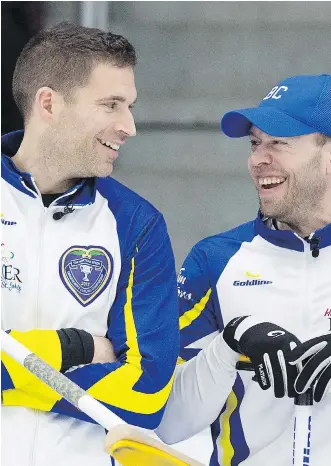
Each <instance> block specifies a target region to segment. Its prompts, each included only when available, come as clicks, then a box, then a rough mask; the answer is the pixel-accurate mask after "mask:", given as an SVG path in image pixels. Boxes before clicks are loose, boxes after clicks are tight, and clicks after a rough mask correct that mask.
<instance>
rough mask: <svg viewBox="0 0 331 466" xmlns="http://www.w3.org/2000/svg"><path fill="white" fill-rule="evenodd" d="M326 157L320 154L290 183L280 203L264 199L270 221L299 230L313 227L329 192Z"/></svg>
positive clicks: (292, 178) (261, 203) (265, 212)
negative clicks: (323, 166)
mask: <svg viewBox="0 0 331 466" xmlns="http://www.w3.org/2000/svg"><path fill="white" fill-rule="evenodd" d="M321 161H322V156H321V154H320V152H319V153H318V154H317V155H316V156H315V157H314V158H313V159H312V160H311V161H310V162H309V163H308V164H307V165H305V166H304V167H302V168H301V169H300V170H299V171H298V172H297V173H296V174H295V175H291V176H290V178H289V179H288V181H286V182H287V183H290V184H289V185H288V187H287V192H286V193H285V195H284V197H283V198H282V199H279V200H273V199H261V197H260V196H259V203H260V210H261V212H262V214H263V215H264V216H266V217H271V218H274V219H275V220H277V221H279V222H282V223H284V224H286V225H288V226H289V227H290V228H291V229H294V230H297V229H300V228H301V227H302V225H304V224H309V223H310V222H311V220H312V218H313V217H314V216H315V215H316V214H317V215H318V213H319V212H320V211H321V210H322V209H323V200H324V199H325V194H326V192H327V189H328V185H327V180H326V177H324V178H323V177H322V174H321V173H322V171H321Z"/></svg>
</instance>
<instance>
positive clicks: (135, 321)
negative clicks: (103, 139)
mask: <svg viewBox="0 0 331 466" xmlns="http://www.w3.org/2000/svg"><path fill="white" fill-rule="evenodd" d="M21 139H22V133H21V132H18V133H13V134H10V135H7V136H5V137H3V140H2V145H3V147H2V149H3V152H4V154H3V155H2V217H1V222H2V225H1V226H2V276H1V285H2V316H1V327H2V328H3V329H4V330H8V331H11V332H12V334H13V336H14V337H15V338H17V339H19V340H20V341H22V342H23V343H24V344H26V345H27V346H28V347H29V348H30V349H31V350H33V351H35V352H36V353H37V354H38V355H39V356H41V357H43V358H45V359H46V360H47V361H48V362H49V363H50V364H52V365H53V367H55V368H56V369H59V368H60V367H61V359H62V357H61V347H60V342H59V339H58V337H57V333H56V332H55V330H57V329H60V328H70V327H73V328H78V329H84V330H86V331H87V332H90V333H91V334H92V335H96V336H105V335H107V336H108V338H109V339H110V340H111V342H112V344H113V347H114V350H115V354H116V356H117V358H118V360H117V362H115V363H112V364H87V365H85V366H82V367H81V366H80V367H77V368H73V370H70V371H68V372H67V374H66V375H67V376H68V377H69V378H70V379H71V380H73V381H74V382H76V383H78V385H80V386H81V387H82V388H83V389H85V390H87V391H88V393H90V394H91V395H92V396H94V397H95V398H97V399H98V400H100V401H101V402H103V403H104V404H105V405H106V406H107V407H108V408H109V409H111V410H112V411H114V412H115V413H116V414H118V415H119V416H121V417H122V418H123V419H124V420H125V421H127V422H129V423H130V424H134V425H139V426H141V427H144V428H147V429H153V428H155V427H156V426H157V425H158V424H159V422H160V420H161V417H162V414H163V410H164V405H165V402H166V400H167V397H168V395H169V393H170V387H171V382H172V375H173V371H174V368H175V364H176V360H177V356H178V348H179V329H178V302H177V293H176V273H175V265H174V257H173V253H172V249H171V245H170V241H169V237H168V234H167V230H166V226H165V222H164V220H163V217H162V215H161V214H160V213H159V212H158V211H157V210H156V209H155V208H154V207H153V206H152V205H151V204H149V203H148V202H147V201H145V200H144V199H142V198H141V197H140V196H138V195H137V194H135V193H134V192H132V191H130V190H129V189H128V188H126V187H124V186H123V185H121V184H120V183H118V182H117V181H115V180H114V179H111V178H104V179H90V180H85V181H83V182H82V183H80V184H79V185H77V186H76V187H74V188H72V189H71V190H69V191H68V192H67V193H65V194H64V195H63V196H61V197H60V198H58V199H57V200H56V201H54V202H53V203H52V204H51V205H50V206H49V208H45V207H44V205H43V203H42V199H41V196H40V193H39V192H38V189H37V187H36V186H35V184H34V181H33V178H32V177H31V176H30V175H29V174H27V173H22V172H20V171H19V170H17V169H16V167H15V166H14V164H13V163H12V161H11V159H10V156H11V155H13V154H15V153H16V151H17V148H18V146H19V144H20V142H21ZM66 207H67V208H68V207H69V210H72V209H73V211H72V212H71V213H68V214H66V215H64V216H63V217H62V218H60V219H58V220H55V219H54V217H53V215H54V213H56V212H64V210H65V208H66ZM165 348H166V349H167V350H166V351H165ZM1 369H2V399H3V406H2V464H3V465H4V466H46V465H47V466H53V465H54V466H55V465H56V466H58V465H61V466H72V465H75V466H76V465H77V466H78V465H81V466H90V465H91V464H95V465H98V466H107V465H110V464H111V459H110V457H109V456H108V455H107V454H106V453H104V452H103V442H104V439H105V431H104V429H103V428H102V427H100V426H98V425H95V424H93V423H92V422H91V419H89V418H88V417H87V416H85V415H83V414H82V413H81V412H79V411H78V410H77V409H75V408H73V407H72V406H71V405H69V403H67V402H66V401H65V400H64V399H62V398H61V397H60V396H57V395H56V394H55V393H54V392H53V391H52V390H50V389H49V390H47V389H46V387H45V385H44V384H42V383H41V382H38V381H37V379H35V378H33V377H32V376H29V374H28V373H27V371H26V370H25V369H21V368H20V367H19V366H18V365H17V364H16V363H15V362H14V361H13V360H12V359H11V358H9V357H8V356H7V355H5V354H2V364H1Z"/></svg>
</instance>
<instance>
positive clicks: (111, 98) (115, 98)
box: [96, 95, 137, 105]
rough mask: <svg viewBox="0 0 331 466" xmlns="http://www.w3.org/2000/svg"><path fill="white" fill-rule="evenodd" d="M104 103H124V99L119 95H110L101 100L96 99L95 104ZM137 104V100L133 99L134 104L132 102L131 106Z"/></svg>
mask: <svg viewBox="0 0 331 466" xmlns="http://www.w3.org/2000/svg"><path fill="white" fill-rule="evenodd" d="M105 102H122V103H124V102H126V99H125V98H124V97H122V96H121V95H110V96H108V97H102V98H101V99H97V100H96V103H97V104H102V103H105ZM136 102H137V99H135V101H134V102H132V104H131V105H134V104H135V103H136Z"/></svg>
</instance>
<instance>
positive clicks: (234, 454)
mask: <svg viewBox="0 0 331 466" xmlns="http://www.w3.org/2000/svg"><path fill="white" fill-rule="evenodd" d="M244 394H245V388H244V385H243V382H242V380H241V377H240V376H239V375H237V378H236V381H235V383H234V385H233V388H232V391H231V393H230V394H229V396H228V399H227V401H226V403H225V405H224V407H223V409H222V411H221V414H220V416H219V418H218V419H217V420H216V421H215V422H214V423H213V424H212V426H211V432H212V439H213V445H214V451H213V454H212V457H211V460H210V466H218V465H222V466H238V465H240V464H241V463H242V462H243V461H244V460H245V459H246V458H248V456H249V453H250V451H249V448H248V445H247V442H246V439H245V434H244V431H243V427H242V423H241V419H240V406H241V403H242V400H243V397H244Z"/></svg>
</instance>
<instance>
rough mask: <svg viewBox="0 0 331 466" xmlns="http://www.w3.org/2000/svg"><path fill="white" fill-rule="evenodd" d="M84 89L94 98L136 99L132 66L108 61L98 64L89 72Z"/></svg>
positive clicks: (124, 100) (106, 99)
mask: <svg viewBox="0 0 331 466" xmlns="http://www.w3.org/2000/svg"><path fill="white" fill-rule="evenodd" d="M85 89H86V91H88V92H92V93H93V96H94V98H95V99H96V100H104V101H109V100H117V101H119V102H126V101H130V104H131V103H133V102H135V101H136V98H137V90H136V86H135V81H134V72H133V68H132V67H121V68H120V67H117V66H114V65H112V64H110V63H102V64H98V65H96V66H95V67H94V69H93V70H92V72H91V76H90V79H89V82H88V84H87V85H86V87H85Z"/></svg>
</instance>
